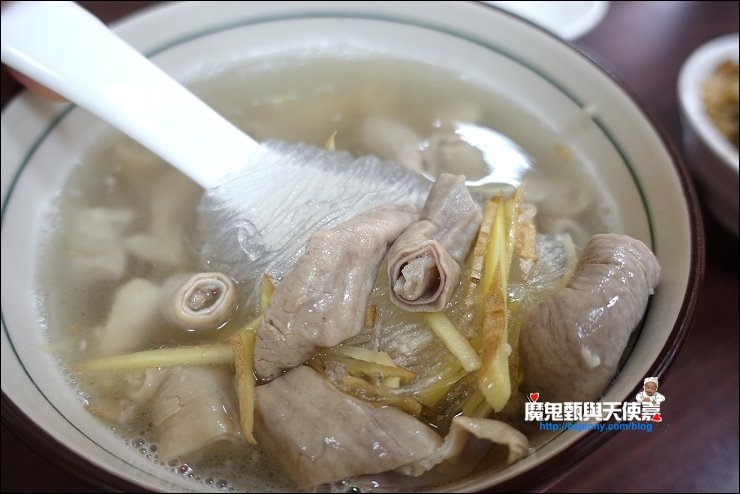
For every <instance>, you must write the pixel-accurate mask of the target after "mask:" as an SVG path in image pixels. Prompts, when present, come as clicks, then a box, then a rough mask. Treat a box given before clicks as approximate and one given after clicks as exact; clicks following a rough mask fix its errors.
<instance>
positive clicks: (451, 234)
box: [388, 173, 482, 312]
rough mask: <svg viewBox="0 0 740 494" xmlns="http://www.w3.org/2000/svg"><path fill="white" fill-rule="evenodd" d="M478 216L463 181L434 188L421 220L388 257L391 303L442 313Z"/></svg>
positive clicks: (441, 181)
mask: <svg viewBox="0 0 740 494" xmlns="http://www.w3.org/2000/svg"><path fill="white" fill-rule="evenodd" d="M481 220H482V215H481V211H480V208H479V206H478V205H477V204H476V203H475V201H474V200H473V198H472V197H471V196H470V193H469V192H468V189H467V187H466V186H465V177H464V176H463V175H451V174H447V173H443V174H442V175H440V176H439V177H438V178H437V180H436V182H435V183H434V185H433V187H432V190H431V191H430V193H429V196H428V198H427V201H426V203H425V205H424V210H423V212H422V218H421V219H420V220H419V221H417V222H416V223H413V224H412V225H410V226H409V227H408V228H407V229H406V230H405V231H404V232H403V233H402V234H401V235H400V236H399V237H398V239H396V241H395V242H394V243H393V245H392V246H391V249H390V251H389V252H388V282H389V285H390V288H391V289H390V291H389V293H390V296H391V300H392V301H393V303H394V304H396V305H397V306H399V307H401V308H403V309H405V310H408V311H412V312H420V311H423V312H434V311H440V310H442V309H443V308H444V306H445V305H446V304H447V301H448V300H449V298H450V296H451V295H452V293H453V291H454V289H455V288H456V287H457V284H458V282H459V280H460V271H461V269H462V263H463V262H464V260H465V256H467V254H468V251H469V250H470V247H471V246H472V243H473V241H474V240H475V236H476V234H477V232H478V228H479V227H480V223H481Z"/></svg>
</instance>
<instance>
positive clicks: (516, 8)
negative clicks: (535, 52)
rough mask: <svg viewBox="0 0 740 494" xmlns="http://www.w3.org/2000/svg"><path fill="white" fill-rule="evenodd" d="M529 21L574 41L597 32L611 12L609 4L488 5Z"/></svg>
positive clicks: (501, 3)
mask: <svg viewBox="0 0 740 494" xmlns="http://www.w3.org/2000/svg"><path fill="white" fill-rule="evenodd" d="M485 3H488V4H491V5H494V6H496V7H499V8H501V9H504V10H507V11H509V12H511V13H513V14H516V15H519V16H521V17H524V18H525V19H527V20H529V21H531V22H533V23H535V24H537V25H539V26H541V27H543V28H545V29H547V30H549V31H551V32H553V33H555V34H557V35H558V36H560V37H561V38H563V39H567V40H574V39H577V38H580V37H581V36H583V35H585V34H586V33H588V32H589V31H591V30H592V29H594V28H595V27H596V26H597V25H598V24H599V23H600V22H601V21H602V19H603V18H604V16H605V15H606V13H607V11H608V10H609V3H610V2H604V1H597V2H544V1H540V2H537V1H535V2H526V1H524V2H520V1H492V2H485Z"/></svg>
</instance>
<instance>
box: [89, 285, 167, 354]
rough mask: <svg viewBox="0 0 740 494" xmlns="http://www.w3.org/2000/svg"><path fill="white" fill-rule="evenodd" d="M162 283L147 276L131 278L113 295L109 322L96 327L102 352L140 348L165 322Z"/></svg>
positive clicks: (108, 352)
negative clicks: (153, 281)
mask: <svg viewBox="0 0 740 494" xmlns="http://www.w3.org/2000/svg"><path fill="white" fill-rule="evenodd" d="M161 303H162V301H161V289H160V286H159V285H157V284H155V283H152V282H151V281H149V280H146V279H143V278H134V279H133V280H131V281H129V282H127V283H126V284H125V285H123V286H122V287H121V288H119V289H118V291H117V292H116V293H115V295H114V297H113V303H112V305H111V309H110V312H109V313H108V317H107V319H106V321H105V323H104V324H103V325H102V326H101V327H99V328H98V329H97V331H96V336H97V337H96V339H95V343H94V351H95V352H97V353H98V354H99V355H100V356H103V355H115V354H119V353H125V352H131V351H135V350H139V349H141V348H143V347H145V346H146V344H147V342H149V341H150V340H151V338H152V337H153V336H154V335H156V334H157V333H158V330H159V329H160V328H161V327H162V326H163V325H164V321H163V319H162V316H161V315H160V310H161Z"/></svg>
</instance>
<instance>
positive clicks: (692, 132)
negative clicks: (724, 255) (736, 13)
mask: <svg viewBox="0 0 740 494" xmlns="http://www.w3.org/2000/svg"><path fill="white" fill-rule="evenodd" d="M678 98H679V102H680V108H681V121H682V124H683V142H684V149H685V151H686V155H687V158H688V164H689V167H690V168H691V171H692V173H693V175H694V176H695V177H696V179H697V180H698V182H699V184H700V188H701V190H702V199H703V200H704V202H705V203H706V205H707V207H708V208H709V210H710V211H711V212H712V214H714V216H715V217H716V218H717V219H718V220H719V221H720V222H721V223H722V224H723V225H724V226H725V228H727V229H728V230H729V231H730V232H732V233H734V234H735V235H737V234H738V176H739V175H738V34H737V33H734V34H728V35H725V36H722V37H720V38H717V39H714V40H712V41H709V42H708V43H706V44H704V45H702V46H701V47H699V48H698V49H697V50H696V51H695V52H694V53H692V54H691V56H689V58H688V59H687V60H686V62H685V63H684V65H683V67H682V68H681V72H680V73H679V78H678Z"/></svg>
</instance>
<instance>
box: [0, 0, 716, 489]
mask: <svg viewBox="0 0 740 494" xmlns="http://www.w3.org/2000/svg"><path fill="white" fill-rule="evenodd" d="M115 29H116V31H117V33H118V34H119V35H120V36H121V37H123V38H124V39H125V40H127V41H129V42H130V43H131V44H132V45H133V46H135V47H136V48H137V49H139V50H140V51H142V52H143V53H145V54H146V55H147V57H149V58H150V59H151V60H152V61H154V63H156V64H157V65H158V66H160V67H161V68H162V69H163V70H165V71H166V72H168V73H169V74H170V75H172V76H173V77H174V78H175V79H177V80H179V81H181V82H182V83H183V84H185V85H186V86H188V87H189V88H190V89H191V90H192V91H193V92H194V93H195V94H196V95H198V96H199V97H200V98H202V99H203V100H204V101H205V102H207V103H208V104H209V105H210V106H211V107H213V108H214V109H215V110H216V111H218V112H219V113H221V114H222V115H223V116H224V117H226V118H227V119H228V120H230V121H231V122H232V123H234V124H235V125H236V126H237V127H239V128H240V129H242V130H243V131H244V132H246V133H247V134H249V135H250V136H252V137H253V138H254V139H256V140H257V141H259V142H261V143H263V146H264V147H265V149H267V151H266V152H267V153H268V154H269V153H273V152H276V150H277V151H280V150H284V149H286V148H285V146H287V147H288V149H289V150H294V149H295V147H296V146H300V149H301V150H303V151H305V152H306V153H309V154H310V155H311V156H318V157H319V158H321V159H318V160H317V161H318V162H319V164H316V165H313V166H309V167H303V168H300V167H299V168H296V167H295V166H293V165H292V164H291V163H288V164H286V163H284V162H283V161H284V160H283V161H281V160H277V161H275V162H274V163H271V165H270V167H267V168H264V169H260V170H259V173H257V172H255V173H246V172H245V174H244V177H243V178H244V180H241V181H239V182H238V183H237V184H238V191H237V196H238V197H243V198H244V202H245V203H246V204H249V205H250V206H249V207H245V208H244V214H245V216H243V217H238V218H233V217H230V216H229V215H220V214H218V213H219V207H218V205H219V204H220V203H219V202H218V199H219V198H220V197H222V196H221V195H220V194H229V193H231V194H233V193H235V192H234V190H233V189H234V188H233V187H232V188H222V189H219V188H216V189H215V190H208V191H205V192H204V189H203V188H202V187H200V186H199V185H198V184H196V183H194V182H193V181H192V180H190V179H189V178H188V177H186V176H184V175H183V174H182V173H180V172H179V171H177V170H175V169H174V168H173V167H172V166H170V165H169V164H168V163H166V162H165V161H163V160H162V159H161V158H159V157H157V156H156V155H154V154H153V153H151V152H149V151H148V150H147V149H145V148H143V147H142V146H141V145H139V144H137V143H136V142H134V141H133V140H131V139H130V138H128V137H126V136H124V135H122V134H121V133H120V132H118V131H117V130H115V129H113V128H112V127H110V126H109V125H108V124H106V123H104V122H102V121H100V120H99V119H97V118H96V117H94V116H92V115H91V114H89V113H87V112H85V111H84V110H82V109H80V108H78V107H75V106H73V105H68V104H54V103H49V102H45V101H41V100H40V99H39V98H37V97H35V96H33V95H28V94H23V95H21V96H20V97H18V98H16V100H14V101H13V102H12V103H11V104H9V105H8V106H7V107H6V109H5V110H4V112H3V117H2V118H3V134H2V163H3V167H2V193H3V202H2V205H3V211H2V225H3V226H2V246H3V248H2V267H3V269H2V279H3V282H2V286H3V288H2V323H3V333H2V352H3V358H2V366H3V367H2V369H3V370H2V387H3V394H4V406H5V405H6V404H7V407H8V410H12V411H13V412H14V416H16V418H17V419H18V420H20V421H21V422H23V424H24V426H25V427H30V428H31V429H32V430H35V431H42V432H44V433H45V434H46V435H48V436H49V437H51V439H52V441H51V442H52V443H53V444H54V446H53V447H52V448H51V451H53V453H50V454H54V455H59V456H65V457H67V458H71V460H70V461H69V463H70V464H71V465H72V466H71V467H72V468H73V469H75V470H76V471H84V472H86V474H87V475H88V476H91V477H93V478H94V479H96V480H97V481H98V482H99V483H101V484H103V485H106V486H109V487H111V488H118V489H145V490H150V491H165V492H202V491H211V490H213V491H235V492H296V491H305V492H360V491H361V492H411V491H439V492H443V491H447V492H450V491H452V492H474V491H479V490H483V489H509V490H511V489H525V490H531V489H536V488H538V487H539V486H542V485H544V484H546V483H547V482H548V481H549V480H551V479H552V478H553V477H554V476H556V475H558V474H559V473H561V472H563V471H565V470H566V469H568V468H569V467H571V466H572V465H574V464H575V463H577V462H578V461H580V460H581V459H583V458H585V457H586V456H587V455H588V454H589V453H590V452H591V451H593V450H594V449H595V448H596V447H599V446H601V445H602V444H603V443H604V442H605V441H606V439H607V438H608V437H610V436H611V435H613V434H614V433H615V431H617V430H619V428H620V425H623V424H625V423H630V424H634V425H635V427H638V428H640V427H641V428H642V430H647V429H648V428H650V430H652V429H653V428H654V427H656V428H657V427H660V423H659V420H660V416H659V401H658V402H657V404H656V402H655V400H654V399H653V394H654V391H653V390H652V388H651V387H650V389H649V390H648V388H649V386H647V385H646V387H645V390H646V391H645V392H646V393H647V392H648V391H653V393H652V394H649V396H648V399H647V400H646V402H645V403H643V402H640V401H636V399H635V393H636V392H637V391H639V390H642V387H643V384H644V382H647V381H645V379H646V378H651V379H648V381H650V382H654V381H655V380H660V379H662V377H663V376H664V374H665V372H666V370H667V369H668V367H669V366H670V364H671V362H672V361H673V359H674V358H675V356H676V353H677V352H678V349H679V348H680V345H681V343H682V341H683V339H684V337H685V335H686V332H687V330H688V327H689V324H690V321H691V318H692V314H693V309H694V302H695V298H696V296H697V291H698V286H699V282H700V278H701V273H700V271H698V270H697V267H699V266H701V259H702V255H703V254H702V251H701V246H702V245H703V244H702V242H701V228H700V226H699V223H698V220H697V206H696V201H695V198H694V193H693V190H692V188H691V185H690V183H689V182H688V181H687V179H686V173H685V171H684V169H683V166H682V164H681V163H680V162H679V161H678V158H677V157H676V156H675V155H674V154H673V153H672V152H671V151H670V149H669V148H668V146H666V144H665V142H664V141H663V139H662V138H661V136H660V134H659V133H658V132H656V130H655V129H654V127H653V126H652V125H651V123H650V122H649V120H648V119H647V118H646V117H645V115H644V114H643V113H642V111H641V110H640V109H639V107H638V106H637V105H636V104H635V102H634V101H633V100H632V99H631V98H630V96H629V95H628V94H627V93H626V92H625V91H624V90H623V89H622V88H621V87H620V86H619V85H618V84H617V83H616V82H614V81H613V80H612V79H611V78H610V77H609V76H608V75H607V74H605V73H604V72H603V71H602V70H600V69H599V68H598V67H597V66H596V65H595V64H593V63H592V62H591V61H589V60H588V59H587V58H585V57H584V56H583V55H581V54H580V53H578V52H577V51H575V50H574V49H573V48H572V47H570V46H568V45H567V44H565V43H563V42H562V41H560V40H559V39H557V38H556V37H554V36H553V35H551V34H549V33H547V32H545V31H543V30H540V29H538V28H537V27H535V26H533V25H531V24H529V23H526V22H524V21H522V20H520V19H518V18H516V17H514V16H511V15H509V14H506V13H504V12H502V11H499V10H497V9H495V8H492V7H490V6H488V5H484V4H483V3H480V4H478V3H472V2H471V3H457V2H455V3H435V4H433V5H429V6H428V7H426V8H424V9H419V8H418V6H415V5H412V4H402V3H396V4H385V3H380V4H376V3H370V2H369V3H348V4H344V3H335V2H300V3H294V4H276V3H264V4H263V3H252V2H249V3H242V2H238V3H225V4H223V5H221V6H220V8H219V9H213V8H211V7H210V6H209V5H208V4H206V3H182V4H167V5H164V6H161V7H157V8H154V9H150V10H147V11H144V12H142V13H140V14H138V15H136V16H134V17H131V18H129V19H127V20H126V21H125V22H122V23H120V24H118V25H117V26H116V28H115ZM298 143H300V144H298ZM303 151H302V152H303ZM290 152H293V151H290ZM336 153H340V154H341V156H342V157H343V158H342V163H350V164H352V163H354V164H355V165H356V166H350V167H344V168H341V169H337V167H331V166H325V165H322V163H324V162H325V157H327V156H334V155H335V154H336ZM288 154H290V153H288ZM362 157H365V158H362ZM327 159H328V158H327ZM355 159H356V161H353V160H355ZM329 161H331V160H330V159H329ZM358 163H359V165H357V164H358ZM348 177H349V178H348ZM355 178H357V180H355ZM239 194H240V195H239ZM204 218H205V220H206V226H205V227H204V226H203V222H204ZM214 219H215V220H214ZM214 232H215V233H214ZM264 238H268V239H271V242H272V243H268V244H267V245H270V246H273V247H274V246H275V245H280V247H279V248H271V249H256V248H253V247H254V245H257V244H258V243H259V242H261V241H262V240H261V239H264ZM281 242H282V243H281ZM234 259H236V261H235V262H233V261H234ZM648 405H649V406H648ZM656 406H657V408H656ZM651 407H652V408H651ZM4 413H5V408H4ZM656 414H657V415H656ZM656 417H657V418H656ZM543 424H545V425H543ZM563 424H569V427H563ZM599 426H603V427H604V428H606V427H607V426H608V427H609V428H608V429H607V430H608V431H609V432H600V431H599V430H598V429H599Z"/></svg>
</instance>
